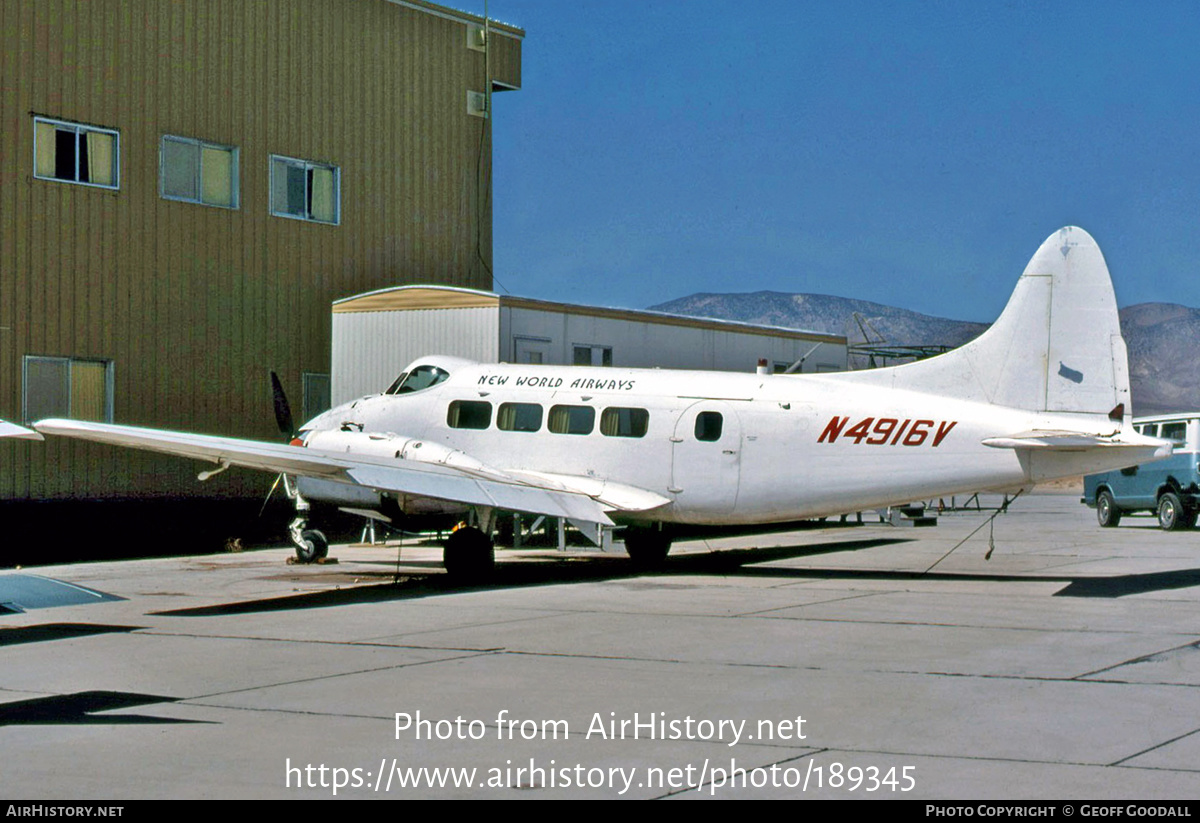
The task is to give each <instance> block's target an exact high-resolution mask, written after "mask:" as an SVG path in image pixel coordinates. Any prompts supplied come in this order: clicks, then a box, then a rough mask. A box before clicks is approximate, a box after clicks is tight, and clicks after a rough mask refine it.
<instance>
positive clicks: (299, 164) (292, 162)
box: [267, 154, 342, 226]
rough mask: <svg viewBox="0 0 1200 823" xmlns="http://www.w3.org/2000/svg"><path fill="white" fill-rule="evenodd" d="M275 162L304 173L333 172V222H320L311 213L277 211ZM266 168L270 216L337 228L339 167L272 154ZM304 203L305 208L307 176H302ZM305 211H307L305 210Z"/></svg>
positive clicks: (340, 186) (340, 216) (339, 196)
mask: <svg viewBox="0 0 1200 823" xmlns="http://www.w3.org/2000/svg"><path fill="white" fill-rule="evenodd" d="M276 161H280V162H282V163H283V164H285V165H287V166H291V167H293V168H302V169H304V171H305V172H308V171H311V170H313V169H326V170H328V171H332V172H333V220H320V219H318V218H316V217H313V216H312V213H311V212H307V213H306V214H303V215H300V214H292V213H291V212H287V211H279V209H278V208H277V205H276V203H275V169H276V166H277V163H276ZM268 162H269V166H268V168H267V186H268V191H267V202H268V203H270V204H271V214H272V215H274V216H275V217H286V218H288V219H290V220H303V221H304V222H306V223H321V224H322V225H326V226H339V225H341V223H342V170H341V168H340V167H339V166H335V165H333V164H332V163H319V162H316V161H313V160H301V159H299V158H297V157H286V156H284V155H282V154H272V155H271V158H270V160H269V161H268ZM304 180H305V182H304V187H305V188H304V201H305V204H306V207H307V203H308V201H309V191H308V174H305V176H304ZM306 211H307V209H306Z"/></svg>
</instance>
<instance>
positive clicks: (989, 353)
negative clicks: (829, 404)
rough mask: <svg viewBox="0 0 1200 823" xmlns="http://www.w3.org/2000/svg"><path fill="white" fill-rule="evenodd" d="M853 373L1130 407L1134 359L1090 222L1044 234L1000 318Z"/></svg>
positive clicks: (971, 396)
mask: <svg viewBox="0 0 1200 823" xmlns="http://www.w3.org/2000/svg"><path fill="white" fill-rule="evenodd" d="M845 377H846V378H848V379H850V380H852V381H854V382H859V383H866V384H872V385H886V386H889V387H891V388H897V389H912V390H914V391H922V392H928V393H934V394H939V395H945V396H948V397H955V398H958V399H962V400H971V401H978V402H986V403H993V404H996V405H1000V406H1007V407H1010V408H1018V409H1026V410H1030V411H1045V412H1074V413H1083V414H1103V415H1106V416H1108V417H1110V418H1112V420H1113V422H1114V423H1116V424H1117V425H1118V426H1119V425H1121V424H1122V422H1123V421H1127V420H1128V419H1129V417H1130V415H1131V413H1132V409H1131V406H1130V400H1129V366H1128V360H1127V355H1126V351H1125V340H1124V339H1123V338H1122V337H1121V327H1120V321H1119V319H1118V316H1117V301H1116V296H1115V295H1114V294H1113V288H1112V280H1111V278H1110V277H1109V273H1108V265H1107V264H1106V263H1105V262H1104V256H1103V255H1102V254H1101V253H1100V248H1099V246H1097V245H1096V241H1095V240H1093V239H1092V237H1091V235H1089V234H1088V233H1087V232H1086V231H1084V230H1083V229H1080V228H1076V227H1074V226H1068V227H1066V228H1062V229H1059V230H1058V231H1057V232H1055V233H1054V234H1052V235H1051V236H1050V237H1049V238H1047V239H1046V242H1044V243H1042V245H1041V247H1040V248H1039V249H1038V250H1037V253H1035V254H1034V255H1033V258H1032V259H1031V260H1030V261H1029V265H1028V266H1026V267H1025V272H1024V273H1023V274H1022V275H1021V278H1020V280H1018V281H1017V286H1016V289H1015V290H1014V291H1013V294H1012V297H1011V298H1009V301H1008V305H1007V306H1005V308H1004V311H1003V313H1002V314H1001V315H1000V318H999V319H998V320H997V321H996V322H995V323H994V324H993V325H992V326H991V328H989V329H988V330H987V331H986V332H984V333H983V334H981V335H980V336H979V337H977V338H976V339H974V340H972V341H971V342H970V343H967V344H966V345H964V346H962V347H960V348H958V349H955V350H954V351H951V352H947V353H946V354H943V355H939V356H937V357H933V358H930V359H928V360H922V361H919V362H916V363H908V364H905V365H903V366H896V367H893V368H885V369H875V370H871V371H861V372H854V373H852V374H847V375H845Z"/></svg>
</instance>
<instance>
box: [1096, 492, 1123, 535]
mask: <svg viewBox="0 0 1200 823" xmlns="http://www.w3.org/2000/svg"><path fill="white" fill-rule="evenodd" d="M1096 519H1097V520H1099V521H1100V525H1101V526H1103V527H1104V528H1106V529H1107V528H1110V527H1112V526H1116V525H1117V524H1118V523H1120V522H1121V512H1120V511H1118V510H1117V503H1116V501H1115V500H1113V496H1112V492H1110V491H1109V490H1108V489H1103V490H1101V492H1100V493H1099V494H1098V495H1096Z"/></svg>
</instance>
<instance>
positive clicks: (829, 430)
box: [817, 415, 958, 447]
mask: <svg viewBox="0 0 1200 823" xmlns="http://www.w3.org/2000/svg"><path fill="white" fill-rule="evenodd" d="M849 422H850V418H849V417H838V416H836V415H835V416H834V417H832V418H830V420H829V423H828V424H827V425H826V426H825V431H823V432H821V436H820V437H818V438H817V442H818V443H833V442H834V441H835V440H837V439H838V437H839V436H840V437H842V438H843V439H846V440H853V441H854V443H855V445H857V444H859V443H866V444H867V445H870V446H883V445H888V446H896V445H900V446H920V445H921V444H923V443H924V442H925V440H926V439H928V437H929V436H930V435H933V442H932V443H931V444H930V445H931V446H933V447H936V446H940V445H941V443H942V441H943V440H945V439H946V435H948V434H949V433H950V430H951V429H953V428H954V427H955V426H957V425H958V421H957V420H916V421H914V420H912V418H909V419H907V420H905V421H903V422H901V421H900V420H899V419H898V418H895V417H880V418H879V419H878V420H877V419H875V418H874V417H868V418H866V419H864V420H860V421H858V422H857V423H855V424H854V425H853V426H851V427H850V428H848V429H846V424H847V423H849ZM872 423H874V424H875V425H874V426H872V425H871V424H872ZM909 424H911V426H910V425H909ZM935 425H936V426H937V431H934V430H933V427H934V426H935ZM843 429H845V431H843Z"/></svg>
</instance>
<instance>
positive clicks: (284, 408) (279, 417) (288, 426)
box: [271, 372, 296, 439]
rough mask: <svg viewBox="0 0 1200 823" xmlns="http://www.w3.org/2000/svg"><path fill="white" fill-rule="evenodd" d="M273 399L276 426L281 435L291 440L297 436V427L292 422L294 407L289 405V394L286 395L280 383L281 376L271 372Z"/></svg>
mask: <svg viewBox="0 0 1200 823" xmlns="http://www.w3.org/2000/svg"><path fill="white" fill-rule="evenodd" d="M271 398H272V400H273V401H274V403H275V424H276V425H278V426H279V432H280V434H283V435H285V436H286V437H288V438H289V439H291V438H292V437H294V436H295V434H296V427H295V424H294V423H293V422H292V407H291V406H289V405H288V399H287V394H285V393H284V391H283V384H282V383H280V382H279V375H277V374H276V373H275V372H271Z"/></svg>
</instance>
